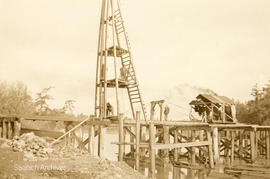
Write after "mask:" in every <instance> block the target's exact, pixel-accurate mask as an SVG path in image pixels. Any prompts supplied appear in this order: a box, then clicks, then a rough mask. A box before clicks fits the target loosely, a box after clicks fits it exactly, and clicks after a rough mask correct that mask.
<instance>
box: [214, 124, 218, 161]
mask: <svg viewBox="0 0 270 179" xmlns="http://www.w3.org/2000/svg"><path fill="white" fill-rule="evenodd" d="M218 145H219V141H218V128H217V127H214V128H213V148H214V159H215V162H216V163H217V162H219V147H218Z"/></svg>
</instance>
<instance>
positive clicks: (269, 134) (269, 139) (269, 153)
mask: <svg viewBox="0 0 270 179" xmlns="http://www.w3.org/2000/svg"><path fill="white" fill-rule="evenodd" d="M265 133H266V136H265V140H266V141H265V143H266V159H269V158H270V131H269V130H266V131H265Z"/></svg>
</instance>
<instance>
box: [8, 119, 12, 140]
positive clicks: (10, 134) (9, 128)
mask: <svg viewBox="0 0 270 179" xmlns="http://www.w3.org/2000/svg"><path fill="white" fill-rule="evenodd" d="M7 136H8V137H7V138H8V139H11V138H12V129H11V121H10V120H8V127H7Z"/></svg>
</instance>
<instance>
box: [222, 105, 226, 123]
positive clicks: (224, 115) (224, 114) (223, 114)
mask: <svg viewBox="0 0 270 179" xmlns="http://www.w3.org/2000/svg"><path fill="white" fill-rule="evenodd" d="M222 122H223V123H225V122H226V111H225V104H222Z"/></svg>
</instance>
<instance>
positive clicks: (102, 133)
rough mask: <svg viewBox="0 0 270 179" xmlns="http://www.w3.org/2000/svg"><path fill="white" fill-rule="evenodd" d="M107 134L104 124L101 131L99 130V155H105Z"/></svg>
mask: <svg viewBox="0 0 270 179" xmlns="http://www.w3.org/2000/svg"><path fill="white" fill-rule="evenodd" d="M105 134H106V128H105V127H104V126H100V132H99V141H98V142H99V144H98V145H99V147H98V156H99V157H101V158H102V157H104V150H105Z"/></svg>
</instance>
